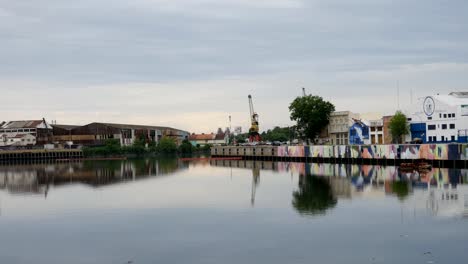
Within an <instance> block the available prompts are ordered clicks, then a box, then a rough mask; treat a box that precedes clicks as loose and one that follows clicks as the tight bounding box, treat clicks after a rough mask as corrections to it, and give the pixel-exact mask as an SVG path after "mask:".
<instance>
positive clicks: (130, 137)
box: [52, 123, 189, 146]
mask: <svg viewBox="0 0 468 264" xmlns="http://www.w3.org/2000/svg"><path fill="white" fill-rule="evenodd" d="M52 126H53V132H54V142H56V143H68V144H69V143H71V142H72V143H73V144H77V145H84V146H89V145H102V144H104V142H105V141H106V140H108V139H116V140H118V141H119V142H120V144H121V145H122V146H130V145H132V144H133V143H134V142H135V141H136V140H137V139H143V140H145V141H146V142H147V143H149V142H156V143H157V142H159V140H161V138H163V137H169V138H172V139H174V140H175V141H176V142H177V144H181V143H182V141H183V140H185V139H188V137H189V132H187V131H183V130H179V129H174V128H170V127H160V126H146V125H130V124H113V123H91V124H87V125H84V126H71V125H60V124H57V125H52Z"/></svg>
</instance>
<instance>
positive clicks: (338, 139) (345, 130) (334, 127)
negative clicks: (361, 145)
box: [327, 111, 359, 145]
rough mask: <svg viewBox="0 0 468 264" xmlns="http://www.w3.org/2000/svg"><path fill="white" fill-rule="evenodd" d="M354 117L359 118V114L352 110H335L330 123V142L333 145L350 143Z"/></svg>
mask: <svg viewBox="0 0 468 264" xmlns="http://www.w3.org/2000/svg"><path fill="white" fill-rule="evenodd" d="M354 119H359V114H355V113H352V112H350V111H339V112H333V113H331V115H330V123H329V124H328V128H327V130H328V142H329V143H330V144H331V145H348V144H349V128H350V127H351V126H352V125H353V124H354Z"/></svg>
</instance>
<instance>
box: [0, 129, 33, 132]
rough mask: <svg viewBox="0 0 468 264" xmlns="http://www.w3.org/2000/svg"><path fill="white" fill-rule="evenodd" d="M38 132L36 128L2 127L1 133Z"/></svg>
mask: <svg viewBox="0 0 468 264" xmlns="http://www.w3.org/2000/svg"><path fill="white" fill-rule="evenodd" d="M17 132H36V129H35V128H22V129H0V133H17Z"/></svg>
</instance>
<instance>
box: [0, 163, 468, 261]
mask: <svg viewBox="0 0 468 264" xmlns="http://www.w3.org/2000/svg"><path fill="white" fill-rule="evenodd" d="M467 175H468V172H467V171H465V170H448V169H434V170H432V171H428V172H426V173H423V174H421V175H420V174H417V173H402V172H400V171H399V170H398V169H397V168H394V167H387V168H384V167H379V166H350V165H346V166H345V165H328V164H323V165H318V164H301V163H272V162H252V161H212V162H211V163H210V162H203V161H198V162H193V161H192V162H187V161H180V160H176V159H173V160H134V161H112V162H109V161H106V162H102V161H101V162H99V161H95V162H84V163H70V164H68V163H66V164H63V163H61V164H38V165H15V166H13V165H12V166H5V165H0V263H12V264H16V263H39V264H41V263H44V264H45V263H47V264H52V263H57V264H58V263H60V264H62V263H117V264H125V263H135V264H139V263H236V264H237V263H347V264H349V263H356V264H357V263H359V264H361V263H468V185H465V183H466V182H468V176H467Z"/></svg>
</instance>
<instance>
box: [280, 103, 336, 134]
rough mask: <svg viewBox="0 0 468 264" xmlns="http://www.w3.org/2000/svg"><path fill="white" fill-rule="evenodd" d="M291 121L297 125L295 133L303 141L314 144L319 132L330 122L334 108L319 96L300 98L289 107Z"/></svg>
mask: <svg viewBox="0 0 468 264" xmlns="http://www.w3.org/2000/svg"><path fill="white" fill-rule="evenodd" d="M289 111H290V112H291V120H293V121H296V123H297V133H298V135H299V137H301V138H302V139H304V140H308V139H311V140H312V141H314V142H315V140H316V138H317V137H318V135H319V134H320V132H321V131H322V130H323V129H324V128H325V127H326V126H327V125H328V123H329V122H330V114H331V113H332V112H333V111H335V106H334V105H333V104H332V103H330V102H328V101H325V100H323V98H322V97H320V96H312V95H307V96H301V97H297V98H296V99H294V101H293V102H292V103H291V104H290V105H289Z"/></svg>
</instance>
